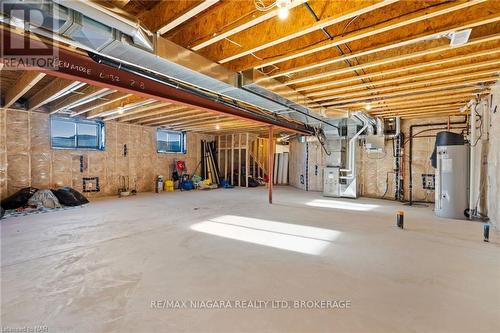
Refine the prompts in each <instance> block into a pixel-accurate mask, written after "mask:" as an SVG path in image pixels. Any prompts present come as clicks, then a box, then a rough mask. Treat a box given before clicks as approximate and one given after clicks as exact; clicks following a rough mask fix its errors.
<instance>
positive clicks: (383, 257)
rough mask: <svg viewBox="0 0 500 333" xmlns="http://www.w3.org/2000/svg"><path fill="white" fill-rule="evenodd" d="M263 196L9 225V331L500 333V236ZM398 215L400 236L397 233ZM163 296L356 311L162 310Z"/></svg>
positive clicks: (281, 191) (106, 210)
mask: <svg viewBox="0 0 500 333" xmlns="http://www.w3.org/2000/svg"><path fill="white" fill-rule="evenodd" d="M266 200H267V196H266V189H264V188H258V189H248V190H246V189H231V190H222V189H221V190H214V191H209V192H201V191H198V192H181V193H163V194H160V195H158V194H152V193H146V194H140V195H138V196H136V197H129V198H123V199H116V198H110V199H102V200H98V201H95V202H93V203H91V204H90V205H88V206H87V207H84V208H76V209H72V210H67V211H61V212H54V213H47V214H42V215H33V216H28V217H18V218H9V219H6V220H2V222H1V223H0V226H1V241H2V243H1V250H2V253H1V260H2V261H1V273H2V276H1V278H2V295H1V305H2V308H1V316H2V317H1V319H2V323H1V326H3V327H9V328H13V327H25V326H28V327H29V326H35V325H41V326H47V327H48V332H64V333H66V332H92V333H97V332H108V333H109V332H308V333H309V332H384V333H389V332H454V333H455V332H500V244H499V243H500V241H499V239H500V237H499V235H498V234H497V233H494V234H493V235H491V238H492V242H491V243H483V242H482V232H481V230H482V225H481V224H480V223H477V222H465V221H455V220H445V219H438V218H436V217H434V215H433V213H432V210H431V208H424V207H413V208H408V207H406V206H402V205H400V204H397V203H393V202H389V201H382V200H372V199H358V200H347V199H346V200H336V199H327V198H324V197H322V196H321V195H320V194H319V193H313V192H303V191H300V190H296V189H293V188H289V187H281V188H278V189H277V190H276V191H275V204H274V205H272V206H269V205H268V204H267V202H266ZM401 209H404V210H405V212H406V218H405V225H406V228H407V229H406V230H404V231H402V230H399V229H397V228H395V227H394V224H395V212H396V211H397V210H401ZM161 300H184V301H190V300H215V301H226V300H231V301H236V300H254V301H272V300H287V301H295V300H297V301H300V300H304V301H305V300H313V301H316V300H318V301H319V300H337V301H341V300H347V301H349V302H350V304H351V306H350V308H347V309H345V308H344V309H339V308H334V309H320V308H316V309H273V308H271V305H268V307H267V308H261V309H258V308H248V305H250V304H248V305H247V306H246V308H241V307H243V306H244V305H245V304H243V303H239V304H237V303H235V302H233V303H230V305H232V306H234V307H236V306H239V307H240V308H231V309H193V308H188V309H169V308H164V309H158V308H154V307H152V301H153V302H154V301H161ZM268 304H269V303H268ZM287 304H290V306H293V305H294V303H293V302H290V303H287ZM161 305H162V303H160V302H157V303H153V306H157V307H158V306H161ZM167 305H171V304H167ZM207 305H209V303H207ZM255 305H258V304H257V303H255ZM275 305H276V303H275Z"/></svg>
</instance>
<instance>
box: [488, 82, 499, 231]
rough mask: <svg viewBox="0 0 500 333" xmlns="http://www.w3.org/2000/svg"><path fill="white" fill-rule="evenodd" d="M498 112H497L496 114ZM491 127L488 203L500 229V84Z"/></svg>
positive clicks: (492, 113)
mask: <svg viewBox="0 0 500 333" xmlns="http://www.w3.org/2000/svg"><path fill="white" fill-rule="evenodd" d="M495 111H496V112H495ZM490 115H491V118H490V120H491V127H490V130H489V147H488V165H487V173H488V179H487V202H488V216H489V218H490V221H491V223H492V224H493V225H494V226H496V228H497V229H498V228H500V84H499V83H497V84H496V86H495V87H494V89H493V90H492V96H491V110H490Z"/></svg>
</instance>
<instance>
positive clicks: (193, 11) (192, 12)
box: [157, 0, 219, 35]
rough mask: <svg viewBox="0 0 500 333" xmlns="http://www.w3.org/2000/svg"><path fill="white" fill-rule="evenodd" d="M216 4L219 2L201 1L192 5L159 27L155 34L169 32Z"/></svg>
mask: <svg viewBox="0 0 500 333" xmlns="http://www.w3.org/2000/svg"><path fill="white" fill-rule="evenodd" d="M168 2H169V3H179V2H181V1H168ZM218 2H219V0H203V1H201V2H199V3H198V4H196V5H194V6H193V7H190V8H189V9H187V10H185V11H184V12H181V13H179V14H178V15H177V16H176V17H175V18H173V19H172V20H171V21H170V22H168V23H167V24H165V25H164V26H162V27H160V28H159V29H158V31H157V33H158V34H160V35H163V34H164V33H167V32H169V31H170V30H172V29H174V28H175V27H177V26H178V25H181V24H183V23H184V22H186V21H187V20H189V19H191V18H192V17H194V16H196V15H198V14H199V13H201V12H203V11H204V10H206V9H208V8H210V7H211V6H213V5H215V4H216V3H218Z"/></svg>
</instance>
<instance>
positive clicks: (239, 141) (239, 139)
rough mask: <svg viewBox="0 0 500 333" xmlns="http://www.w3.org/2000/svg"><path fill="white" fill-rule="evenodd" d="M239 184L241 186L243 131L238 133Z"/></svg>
mask: <svg viewBox="0 0 500 333" xmlns="http://www.w3.org/2000/svg"><path fill="white" fill-rule="evenodd" d="M238 186H241V133H238Z"/></svg>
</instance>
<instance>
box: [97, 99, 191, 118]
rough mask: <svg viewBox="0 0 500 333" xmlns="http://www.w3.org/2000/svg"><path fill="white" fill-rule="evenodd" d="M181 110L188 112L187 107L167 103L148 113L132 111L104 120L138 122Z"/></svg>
mask: <svg viewBox="0 0 500 333" xmlns="http://www.w3.org/2000/svg"><path fill="white" fill-rule="evenodd" d="M181 110H186V107H185V106H179V105H173V104H167V103H165V104H164V105H160V106H159V107H157V108H154V109H151V110H148V111H147V112H136V111H140V110H132V111H131V112H129V113H124V114H115V115H113V116H110V117H106V118H104V120H106V121H108V120H115V119H117V118H120V120H119V121H134V122H135V121H137V120H138V119H141V120H142V119H144V118H148V117H151V116H158V115H160V116H161V115H166V114H172V113H176V112H178V111H181Z"/></svg>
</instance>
